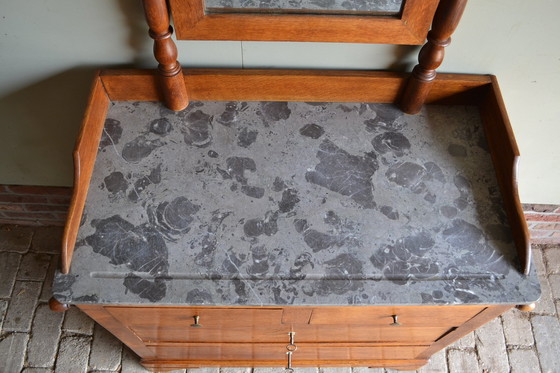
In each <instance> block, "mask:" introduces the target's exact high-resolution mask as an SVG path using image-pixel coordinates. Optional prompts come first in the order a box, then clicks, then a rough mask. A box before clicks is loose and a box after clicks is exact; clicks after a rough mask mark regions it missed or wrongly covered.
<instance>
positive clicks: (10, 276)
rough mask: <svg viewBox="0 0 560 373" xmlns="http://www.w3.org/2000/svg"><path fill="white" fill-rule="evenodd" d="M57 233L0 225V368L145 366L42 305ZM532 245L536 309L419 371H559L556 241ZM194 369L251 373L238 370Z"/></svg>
mask: <svg viewBox="0 0 560 373" xmlns="http://www.w3.org/2000/svg"><path fill="white" fill-rule="evenodd" d="M61 234H62V230H61V228H56V227H42V228H31V227H17V226H0V328H1V333H0V373H20V372H25V373H32V372H33V373H47V372H53V371H54V372H68V373H78V372H107V373H109V372H146V370H144V369H143V368H142V367H141V366H140V365H139V364H138V358H137V357H136V356H135V355H134V354H133V353H131V352H130V351H129V350H128V349H127V348H125V347H123V346H122V345H121V343H120V342H119V341H117V340H116V339H115V338H114V337H113V336H112V335H111V334H109V333H108V332H106V331H105V330H104V329H103V328H101V327H100V326H98V325H95V324H94V323H93V321H92V320H91V319H89V318H88V317H87V316H85V315H83V314H82V313H80V311H78V310H77V309H75V308H72V309H71V310H70V311H68V312H66V313H54V312H51V311H50V310H49V309H48V305H47V301H48V299H49V298H50V283H51V280H52V275H53V271H54V269H55V267H56V266H57V263H58V251H59V246H60V245H59V242H60V236H61ZM533 251H534V256H535V261H534V263H535V264H536V266H537V269H538V271H539V275H540V276H541V283H542V289H543V297H542V300H541V302H540V303H539V304H538V306H537V308H536V310H535V311H534V312H532V313H522V312H519V311H517V310H512V311H510V312H508V313H506V314H505V315H503V316H502V317H501V318H499V319H496V320H494V321H492V322H490V323H489V324H487V325H485V326H484V327H482V328H480V329H479V330H477V331H476V332H475V333H471V334H469V335H468V336H466V337H464V338H463V339H461V340H459V341H457V342H456V343H455V344H454V345H452V346H450V347H448V348H447V349H446V350H444V351H441V352H439V353H437V354H436V355H434V356H433V357H432V360H431V362H430V363H429V364H428V365H426V366H425V367H423V368H422V369H420V370H419V372H422V373H425V372H454V373H455V372H460V373H476V372H491V373H501V372H512V373H518V372H519V373H530V372H560V322H559V319H558V317H559V311H560V246H547V247H543V246H539V247H537V246H536V247H534V250H533ZM189 371H191V370H189ZM192 371H193V372H194V371H198V372H199V373H202V371H204V373H251V369H241V368H236V369H232V368H222V369H221V372H219V370H218V369H217V368H216V369H203V370H202V369H193V370H192ZM282 371H283V370H282V369H280V368H278V369H254V372H253V373H272V372H274V373H280V372H282ZM181 372H184V371H181ZM384 372H394V371H393V370H387V371H385V370H383V369H368V368H354V369H350V368H329V369H327V368H305V369H296V373H384Z"/></svg>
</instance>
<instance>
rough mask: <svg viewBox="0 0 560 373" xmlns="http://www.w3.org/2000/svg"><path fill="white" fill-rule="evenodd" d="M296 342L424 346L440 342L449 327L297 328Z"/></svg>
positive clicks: (367, 326)
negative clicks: (387, 343) (389, 343)
mask: <svg viewBox="0 0 560 373" xmlns="http://www.w3.org/2000/svg"><path fill="white" fill-rule="evenodd" d="M292 329H293V331H295V332H296V336H295V338H296V340H297V341H298V342H391V343H398V344H410V343H414V344H416V343H420V344H422V343H428V344H431V343H432V342H433V341H435V340H437V339H438V338H440V337H441V336H442V335H444V334H445V333H447V332H448V331H449V330H450V329H451V327H449V326H447V325H441V326H424V327H420V326H403V325H401V326H375V325H297V326H294V327H293V328H292Z"/></svg>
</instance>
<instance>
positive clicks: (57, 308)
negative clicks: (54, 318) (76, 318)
mask: <svg viewBox="0 0 560 373" xmlns="http://www.w3.org/2000/svg"><path fill="white" fill-rule="evenodd" d="M49 308H50V309H51V311H54V312H65V311H68V309H69V308H70V305H69V304H66V303H60V302H59V301H57V300H56V299H54V298H51V299H49Z"/></svg>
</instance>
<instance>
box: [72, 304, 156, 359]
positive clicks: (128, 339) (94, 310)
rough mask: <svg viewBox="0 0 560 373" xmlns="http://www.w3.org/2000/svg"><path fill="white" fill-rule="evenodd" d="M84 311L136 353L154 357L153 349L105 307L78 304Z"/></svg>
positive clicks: (145, 356)
mask: <svg viewBox="0 0 560 373" xmlns="http://www.w3.org/2000/svg"><path fill="white" fill-rule="evenodd" d="M76 306H77V307H78V308H79V309H80V310H81V311H82V312H84V313H85V314H87V315H88V316H89V317H91V318H92V319H93V320H95V322H97V323H98V324H100V325H101V326H102V327H104V328H105V329H107V331H109V332H110V333H111V334H113V335H114V336H115V337H117V338H118V339H120V341H121V342H123V343H124V344H126V345H127V346H128V347H129V348H130V349H131V350H132V351H134V353H136V354H137V355H138V356H142V357H143V358H147V359H153V358H155V353H154V351H152V349H150V348H148V347H147V346H146V345H145V344H144V342H143V341H142V340H141V339H140V337H138V336H137V335H136V334H134V333H133V332H132V331H131V330H130V329H128V328H127V327H126V326H125V325H123V324H122V323H121V322H120V321H118V320H116V319H115V318H114V317H113V315H111V314H110V313H109V312H107V310H106V309H105V307H103V306H91V305H85V304H77V305H76Z"/></svg>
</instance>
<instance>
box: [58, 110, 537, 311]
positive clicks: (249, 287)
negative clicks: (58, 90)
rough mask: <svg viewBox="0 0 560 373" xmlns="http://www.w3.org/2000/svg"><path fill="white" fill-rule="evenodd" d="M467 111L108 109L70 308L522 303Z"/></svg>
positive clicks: (488, 168)
mask: <svg viewBox="0 0 560 373" xmlns="http://www.w3.org/2000/svg"><path fill="white" fill-rule="evenodd" d="M515 252H516V251H515V247H514V243H513V240H512V237H511V232H510V228H509V226H508V224H507V218H506V215H505V213H504V209H503V201H502V198H501V195H500V192H499V190H498V187H497V183H496V178H495V175H494V169H493V166H492V162H491V159H490V155H489V152H488V146H487V144H486V141H485V138H484V134H483V128H482V123H481V120H480V116H479V113H478V110H477V108H475V107H465V106H426V107H425V108H424V109H423V110H422V112H421V113H420V114H418V115H415V116H409V115H404V114H402V113H401V112H400V111H399V110H398V109H396V108H395V107H393V106H392V105H387V104H366V103H305V102H191V103H190V105H189V107H188V108H187V109H186V110H184V111H182V112H178V113H174V112H171V111H169V110H167V109H165V108H164V107H163V106H162V105H161V104H159V103H151V102H116V103H112V104H111V107H110V109H109V113H108V116H107V120H106V123H105V128H104V132H103V136H102V138H101V141H100V144H99V152H98V156H97V160H96V163H95V168H94V171H93V176H92V179H91V184H90V188H89V193H88V196H87V202H86V206H85V210H84V216H83V219H82V223H81V227H80V230H79V233H78V241H77V244H76V250H75V253H74V258H73V261H72V266H71V271H70V274H68V275H62V274H60V273H59V274H57V276H56V280H55V284H54V293H55V296H56V297H57V298H58V299H59V300H60V301H63V302H69V303H102V304H155V303H157V304H175V305H185V304H196V305H350V304H353V305H356V304H363V305H377V304H497V303H527V302H531V301H535V300H536V299H537V298H538V296H539V292H540V290H539V285H538V280H537V277H536V274H535V272H534V271H533V272H531V274H530V276H527V277H526V276H523V275H522V274H520V272H519V271H518V262H517V257H516V254H515Z"/></svg>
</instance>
